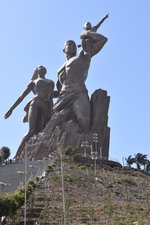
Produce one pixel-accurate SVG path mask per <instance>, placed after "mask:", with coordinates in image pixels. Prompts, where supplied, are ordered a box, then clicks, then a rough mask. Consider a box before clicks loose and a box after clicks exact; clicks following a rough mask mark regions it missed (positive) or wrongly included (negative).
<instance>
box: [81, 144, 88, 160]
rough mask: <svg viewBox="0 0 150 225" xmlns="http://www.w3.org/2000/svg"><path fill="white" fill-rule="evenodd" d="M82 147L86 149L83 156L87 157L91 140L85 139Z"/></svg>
mask: <svg viewBox="0 0 150 225" xmlns="http://www.w3.org/2000/svg"><path fill="white" fill-rule="evenodd" d="M81 148H83V149H84V154H83V156H84V157H85V158H86V157H87V152H86V150H87V148H89V142H88V141H83V142H82V144H81Z"/></svg>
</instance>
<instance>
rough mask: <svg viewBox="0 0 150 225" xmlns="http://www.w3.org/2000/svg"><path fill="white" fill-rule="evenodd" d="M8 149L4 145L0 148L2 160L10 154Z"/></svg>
mask: <svg viewBox="0 0 150 225" xmlns="http://www.w3.org/2000/svg"><path fill="white" fill-rule="evenodd" d="M10 154H11V153H10V149H9V148H8V147H6V146H3V147H2V148H1V149H0V156H1V157H2V160H3V161H4V160H6V159H8V157H9V156H10Z"/></svg>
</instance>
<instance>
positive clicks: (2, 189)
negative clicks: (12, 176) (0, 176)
mask: <svg viewBox="0 0 150 225" xmlns="http://www.w3.org/2000/svg"><path fill="white" fill-rule="evenodd" d="M0 185H1V192H2V193H3V192H4V188H5V186H7V184H6V183H4V182H0Z"/></svg>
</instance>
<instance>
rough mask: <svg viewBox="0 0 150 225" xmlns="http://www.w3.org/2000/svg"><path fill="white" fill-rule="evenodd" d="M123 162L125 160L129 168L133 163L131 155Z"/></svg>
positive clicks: (133, 159)
mask: <svg viewBox="0 0 150 225" xmlns="http://www.w3.org/2000/svg"><path fill="white" fill-rule="evenodd" d="M125 160H126V162H127V164H128V166H129V167H131V165H132V164H133V163H135V158H132V155H129V156H128V158H125Z"/></svg>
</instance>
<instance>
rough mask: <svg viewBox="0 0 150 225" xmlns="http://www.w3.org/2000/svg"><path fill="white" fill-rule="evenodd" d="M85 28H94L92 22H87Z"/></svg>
mask: <svg viewBox="0 0 150 225" xmlns="http://www.w3.org/2000/svg"><path fill="white" fill-rule="evenodd" d="M83 28H84V30H90V29H91V28H92V25H91V23H90V22H86V23H85V24H84V26H83Z"/></svg>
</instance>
